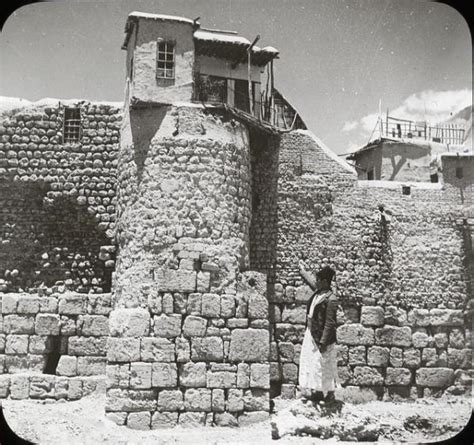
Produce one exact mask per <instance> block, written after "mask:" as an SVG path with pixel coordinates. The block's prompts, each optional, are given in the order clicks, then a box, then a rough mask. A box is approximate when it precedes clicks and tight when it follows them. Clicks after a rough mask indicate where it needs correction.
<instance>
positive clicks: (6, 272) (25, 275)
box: [0, 101, 121, 293]
mask: <svg viewBox="0 0 474 445" xmlns="http://www.w3.org/2000/svg"><path fill="white" fill-rule="evenodd" d="M65 106H68V107H80V113H81V127H82V130H81V139H80V141H79V142H77V143H63V129H64V122H63V119H64V107H65ZM120 121H121V107H117V106H112V105H109V104H100V103H90V102H85V101H81V102H70V101H69V102H66V103H58V102H51V103H47V104H45V105H37V106H32V107H26V108H22V109H15V110H11V111H8V112H4V113H3V114H2V115H1V116H0V138H1V140H0V204H1V205H0V207H1V210H0V239H1V242H2V249H1V252H0V291H14V290H20V291H22V290H25V291H32V292H34V291H35V290H36V289H38V288H39V287H41V286H46V287H52V286H54V285H55V284H56V283H58V285H64V286H66V287H67V288H68V289H70V290H75V291H79V292H89V291H92V292H97V293H101V292H104V291H110V285H111V273H112V271H113V269H114V258H115V253H114V251H115V247H114V245H113V237H114V232H115V203H116V197H115V193H116V176H117V175H116V171H117V149H118V141H119V128H120Z"/></svg>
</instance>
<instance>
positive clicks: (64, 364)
mask: <svg viewBox="0 0 474 445" xmlns="http://www.w3.org/2000/svg"><path fill="white" fill-rule="evenodd" d="M56 374H57V375H65V376H68V377H72V376H75V375H77V357H74V356H71V355H62V356H61V357H59V362H58V366H57V367H56Z"/></svg>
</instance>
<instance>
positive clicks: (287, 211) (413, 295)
mask: <svg viewBox="0 0 474 445" xmlns="http://www.w3.org/2000/svg"><path fill="white" fill-rule="evenodd" d="M379 205H383V206H384V208H385V211H386V213H387V215H386V217H385V220H384V219H383V218H382V215H381V212H380V211H379V210H378V206H379ZM463 211H464V208H463V206H462V205H461V204H460V202H459V200H457V199H456V197H455V195H454V194H452V193H450V191H449V189H447V188H443V187H442V186H441V185H437V184H436V185H435V184H428V185H426V186H424V185H422V184H420V185H418V187H415V186H413V187H412V188H411V194H410V195H408V196H406V195H403V194H402V187H401V184H397V183H384V184H382V183H380V182H377V181H369V182H368V183H364V182H360V183H358V182H357V181H355V173H351V172H350V171H349V170H348V168H347V167H344V166H343V164H341V162H340V161H339V160H337V159H335V157H334V155H332V154H331V153H330V152H328V151H327V149H326V148H325V147H324V146H323V145H322V144H321V143H320V142H319V141H317V140H316V139H315V138H313V137H312V136H311V135H309V134H308V133H305V132H293V133H290V134H286V135H284V136H283V137H282V141H281V144H280V170H279V179H278V227H279V232H278V245H277V249H276V258H277V261H276V264H275V268H276V282H275V288H274V292H273V293H272V294H270V295H269V301H270V314H271V319H272V327H273V343H272V356H271V360H272V363H271V370H272V382H273V385H274V386H275V387H276V388H278V386H279V384H280V383H283V385H282V387H281V390H282V392H283V394H284V395H285V396H286V397H292V396H294V394H295V385H296V384H297V372H298V366H297V365H298V362H299V351H300V348H301V342H302V338H303V334H304V327H305V310H306V302H307V301H308V299H309V297H310V296H311V290H310V288H309V287H308V286H306V285H304V283H303V282H302V280H301V278H300V277H299V276H298V260H299V259H303V260H305V261H306V263H307V264H308V265H309V267H310V268H311V269H318V268H320V267H322V266H324V265H330V266H332V267H333V268H335V269H336V271H337V280H336V288H335V290H336V292H337V293H338V295H339V298H340V301H341V306H342V310H341V312H340V314H339V317H338V318H339V325H340V327H339V328H338V343H339V364H340V374H341V377H342V381H343V383H344V384H346V385H355V386H361V387H369V388H371V389H372V390H374V391H375V392H376V393H377V394H378V395H379V396H382V395H383V394H384V392H385V394H387V396H390V395H392V394H394V393H395V392H398V393H401V394H403V395H410V394H412V395H413V394H418V395H421V394H423V391H425V394H428V393H429V392H430V391H431V389H430V388H438V389H439V388H446V387H448V386H450V385H452V384H453V382H455V381H462V379H463V378H465V370H467V369H469V368H470V367H471V356H470V353H471V351H470V335H469V332H468V331H467V327H468V326H467V325H465V324H464V320H463V309H464V307H465V303H466V300H467V298H468V289H467V283H468V276H467V273H468V270H467V269H466V267H465V261H464V259H465V246H464V245H463V233H462V230H461V228H460V227H459V226H458V225H457V222H458V221H459V218H461V216H462V215H463Z"/></svg>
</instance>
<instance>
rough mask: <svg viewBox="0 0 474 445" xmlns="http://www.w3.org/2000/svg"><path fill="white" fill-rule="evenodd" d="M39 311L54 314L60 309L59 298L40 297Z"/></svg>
mask: <svg viewBox="0 0 474 445" xmlns="http://www.w3.org/2000/svg"><path fill="white" fill-rule="evenodd" d="M39 302H40V303H39V304H40V307H39V311H40V312H46V313H49V314H54V313H55V312H57V311H58V299H57V298H56V297H41V298H40V299H39Z"/></svg>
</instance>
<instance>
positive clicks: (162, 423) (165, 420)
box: [151, 411, 178, 429]
mask: <svg viewBox="0 0 474 445" xmlns="http://www.w3.org/2000/svg"><path fill="white" fill-rule="evenodd" d="M177 423H178V413H177V412H159V411H157V412H155V413H153V417H152V418H151V428H152V429H162V428H174V427H175V426H176V424H177Z"/></svg>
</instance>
